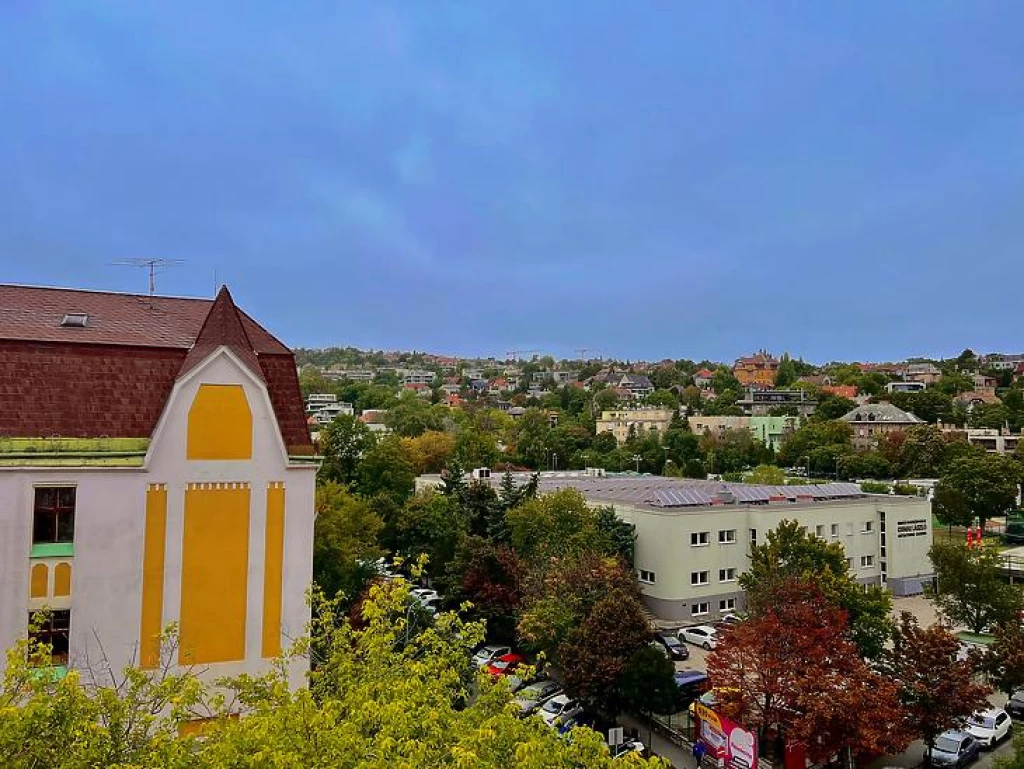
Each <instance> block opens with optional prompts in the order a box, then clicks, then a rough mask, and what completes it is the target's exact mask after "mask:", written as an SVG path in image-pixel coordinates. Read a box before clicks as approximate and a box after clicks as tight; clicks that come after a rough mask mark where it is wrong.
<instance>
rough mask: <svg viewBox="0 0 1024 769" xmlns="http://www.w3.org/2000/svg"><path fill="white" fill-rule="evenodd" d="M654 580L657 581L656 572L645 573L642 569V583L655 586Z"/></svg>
mask: <svg viewBox="0 0 1024 769" xmlns="http://www.w3.org/2000/svg"><path fill="white" fill-rule="evenodd" d="M654 580H655V577H654V572H653V571H644V570H643V569H640V581H641V582H644V583H646V584H648V585H653V584H654Z"/></svg>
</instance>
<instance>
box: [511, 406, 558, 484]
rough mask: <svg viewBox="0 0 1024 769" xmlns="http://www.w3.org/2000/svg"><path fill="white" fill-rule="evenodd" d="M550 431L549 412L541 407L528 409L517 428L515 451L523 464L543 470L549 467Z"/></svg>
mask: <svg viewBox="0 0 1024 769" xmlns="http://www.w3.org/2000/svg"><path fill="white" fill-rule="evenodd" d="M550 431H551V425H550V423H549V422H548V417H547V414H545V413H544V412H543V411H541V410H540V409H526V411H525V412H524V413H523V415H522V416H521V417H520V418H519V421H518V422H517V423H516V429H515V453H516V456H517V457H518V458H519V461H520V462H521V463H522V464H524V465H526V466H527V467H532V468H535V469H541V470H543V469H546V468H547V462H548V452H547V438H548V433H549V432H550Z"/></svg>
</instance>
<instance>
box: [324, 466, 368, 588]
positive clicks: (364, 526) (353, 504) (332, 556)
mask: <svg viewBox="0 0 1024 769" xmlns="http://www.w3.org/2000/svg"><path fill="white" fill-rule="evenodd" d="M383 527H384V523H383V521H381V519H380V518H379V517H378V516H377V515H376V514H375V513H374V512H373V510H371V509H370V506H369V504H367V503H366V502H365V501H364V500H362V499H359V498H358V497H354V496H352V495H351V494H350V493H349V492H348V490H347V489H346V487H345V486H343V485H342V484H340V483H335V482H334V481H329V482H327V483H325V484H323V485H321V486H319V487H317V490H316V524H315V527H314V530H313V581H314V582H316V584H317V585H319V586H320V588H321V589H322V590H323V591H324V593H325V594H326V595H329V596H332V597H333V596H335V595H337V594H338V593H342V594H344V595H345V596H346V597H347V598H349V599H354V598H355V597H356V596H358V595H359V594H360V593H361V592H362V591H363V588H364V587H365V586H366V583H367V581H369V579H370V578H371V577H372V576H373V575H374V574H376V568H375V567H374V566H373V564H372V562H373V561H375V560H376V559H377V558H380V557H381V556H382V555H383V554H384V553H383V551H382V550H381V548H380V545H379V544H378V542H377V536H378V535H379V534H380V532H381V530H382V529H383Z"/></svg>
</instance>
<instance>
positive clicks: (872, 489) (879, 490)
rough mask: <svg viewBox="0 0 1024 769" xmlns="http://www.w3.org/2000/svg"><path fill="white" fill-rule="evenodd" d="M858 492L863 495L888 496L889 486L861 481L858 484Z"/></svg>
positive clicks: (877, 482) (876, 482)
mask: <svg viewBox="0 0 1024 769" xmlns="http://www.w3.org/2000/svg"><path fill="white" fill-rule="evenodd" d="M860 490H861V491H863V492H864V493H865V494H888V493H889V484H888V483H881V482H879V481H862V482H861V484H860Z"/></svg>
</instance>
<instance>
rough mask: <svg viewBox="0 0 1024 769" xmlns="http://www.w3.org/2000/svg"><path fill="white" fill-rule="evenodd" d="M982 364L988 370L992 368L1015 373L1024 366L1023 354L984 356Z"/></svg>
mask: <svg viewBox="0 0 1024 769" xmlns="http://www.w3.org/2000/svg"><path fill="white" fill-rule="evenodd" d="M984 362H985V365H986V366H987V367H988V368H993V369H996V370H997V371H1016V370H1017V369H1018V368H1020V367H1021V366H1024V354H1021V353H1018V354H1016V355H1003V354H1000V353H992V354H991V355H986V356H985V358H984Z"/></svg>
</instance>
